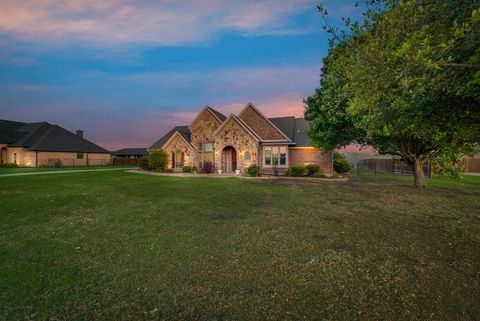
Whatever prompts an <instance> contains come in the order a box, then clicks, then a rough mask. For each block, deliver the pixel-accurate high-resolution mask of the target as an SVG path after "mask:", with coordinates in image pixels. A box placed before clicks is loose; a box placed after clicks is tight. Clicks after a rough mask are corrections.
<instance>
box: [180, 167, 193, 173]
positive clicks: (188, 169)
mask: <svg viewBox="0 0 480 321" xmlns="http://www.w3.org/2000/svg"><path fill="white" fill-rule="evenodd" d="M182 172H184V173H191V172H192V166H188V165H186V166H183V167H182Z"/></svg>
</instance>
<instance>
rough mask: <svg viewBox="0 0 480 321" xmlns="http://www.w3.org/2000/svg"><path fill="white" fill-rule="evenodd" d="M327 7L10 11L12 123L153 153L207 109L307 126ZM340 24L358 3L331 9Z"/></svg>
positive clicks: (163, 5) (93, 6)
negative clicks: (46, 126) (290, 118)
mask: <svg viewBox="0 0 480 321" xmlns="http://www.w3.org/2000/svg"><path fill="white" fill-rule="evenodd" d="M318 3H319V2H316V1H301V0H299V1H227V0H223V1H209V0H198V1H195V0H193V1H115V0H102V1H96V0H95V1H92V0H84V1H54V0H34V1H9V0H0V118H1V119H9V120H17V121H27V122H34V121H48V122H50V123H55V124H59V125H61V126H63V127H65V128H67V129H69V130H72V131H73V130H75V129H77V128H82V129H84V131H85V136H86V138H88V139H91V140H92V141H94V142H95V143H97V144H99V145H101V146H103V147H105V148H108V149H112V150H113V149H117V148H122V147H148V146H150V145H151V144H152V143H153V142H155V140H157V139H158V138H159V137H160V136H162V135H163V134H164V133H165V132H166V131H168V130H169V129H170V128H171V127H172V126H174V125H185V124H188V123H190V121H191V120H192V119H193V116H194V115H195V114H196V113H197V112H198V111H200V109H201V108H202V107H203V106H204V105H209V106H211V107H213V108H216V109H218V110H219V111H221V112H223V113H224V114H227V115H228V114H229V113H238V112H239V111H240V109H241V108H242V107H243V106H244V105H245V104H246V103H247V102H252V103H253V104H255V105H256V106H257V107H259V108H260V109H261V110H262V111H264V112H265V114H266V115H267V116H283V115H295V116H301V115H302V114H303V108H304V107H303V103H302V100H303V98H304V97H307V96H308V95H310V94H312V93H313V90H314V89H315V88H316V87H317V86H318V84H319V73H320V67H321V60H322V57H323V56H324V55H325V54H326V51H327V35H326V34H325V33H324V32H323V30H322V29H321V26H322V19H321V16H320V15H319V14H318V13H317V10H316V5H317V4H318ZM325 4H326V7H327V8H328V10H329V13H330V19H331V23H332V24H334V25H335V24H338V23H339V20H340V17H341V16H342V15H346V16H350V17H355V15H358V8H355V7H354V5H353V1H327V2H326V3H325Z"/></svg>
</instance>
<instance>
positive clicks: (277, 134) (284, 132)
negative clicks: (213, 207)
mask: <svg viewBox="0 0 480 321" xmlns="http://www.w3.org/2000/svg"><path fill="white" fill-rule="evenodd" d="M308 125H309V124H308V121H306V120H305V119H303V118H295V117H293V116H290V117H276V118H267V117H266V116H265V115H264V114H263V113H262V112H261V111H260V110H258V109H257V108H256V107H255V106H254V105H252V104H250V103H249V104H247V105H246V106H245V108H244V109H243V110H242V111H241V112H240V114H239V115H238V116H236V115H233V114H231V115H229V116H228V117H226V116H225V115H223V114H221V113H219V112H218V111H216V110H215V109H213V108H211V107H208V106H206V107H204V108H203V109H202V111H201V112H200V113H199V114H198V115H197V116H196V117H195V119H194V120H193V121H192V123H191V124H190V125H189V126H177V127H175V128H173V129H172V130H170V131H169V132H168V133H167V134H165V135H164V136H163V137H161V138H160V139H159V140H158V141H157V142H156V143H155V144H153V145H152V146H151V147H150V148H149V149H150V150H154V149H163V150H165V151H166V152H167V153H168V155H169V168H171V169H174V170H181V168H182V167H183V166H186V165H195V166H197V167H198V168H199V169H200V170H202V169H207V168H214V169H216V170H219V169H220V170H222V171H223V172H232V171H234V170H235V169H240V170H241V171H243V170H245V168H247V167H248V166H250V165H253V164H256V165H258V166H260V168H261V172H262V174H264V175H283V174H284V173H285V171H286V170H287V169H288V168H289V167H291V166H293V165H306V164H318V165H319V166H320V171H321V172H322V173H323V174H325V175H332V174H333V166H332V153H331V152H329V153H323V152H322V151H321V150H320V149H318V148H314V147H312V146H310V144H309V142H308V136H307V133H306V131H307V129H308Z"/></svg>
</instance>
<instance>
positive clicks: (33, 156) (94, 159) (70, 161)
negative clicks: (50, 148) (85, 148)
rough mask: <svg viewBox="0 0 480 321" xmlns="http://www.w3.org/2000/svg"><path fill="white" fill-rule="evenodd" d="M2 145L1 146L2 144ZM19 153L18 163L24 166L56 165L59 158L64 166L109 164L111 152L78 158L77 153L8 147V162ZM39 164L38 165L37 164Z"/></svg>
mask: <svg viewBox="0 0 480 321" xmlns="http://www.w3.org/2000/svg"><path fill="white" fill-rule="evenodd" d="M0 147H1V146H0ZM14 153H15V154H16V155H17V164H18V166H22V167H35V166H54V165H55V160H56V159H59V160H60V162H61V164H62V166H86V165H87V157H88V165H108V164H109V163H110V154H99V153H88V155H87V153H83V159H77V153H67V152H38V153H37V152H34V151H28V150H25V149H24V148H23V147H7V162H8V163H13V154H14ZM37 164H38V165H37Z"/></svg>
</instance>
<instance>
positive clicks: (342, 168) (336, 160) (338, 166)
mask: <svg viewBox="0 0 480 321" xmlns="http://www.w3.org/2000/svg"><path fill="white" fill-rule="evenodd" d="M333 169H334V170H335V172H336V173H339V174H345V173H348V172H349V171H350V170H351V169H352V165H350V163H349V162H348V161H347V159H346V158H345V157H344V156H343V155H340V154H337V153H335V154H334V155H333Z"/></svg>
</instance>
